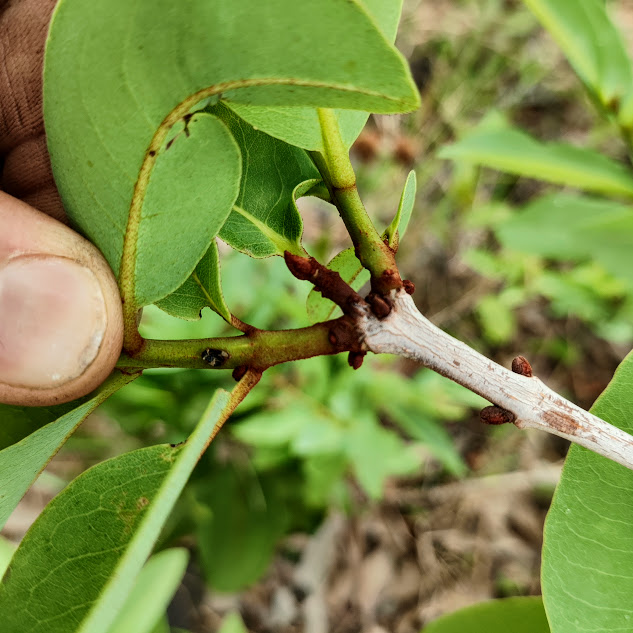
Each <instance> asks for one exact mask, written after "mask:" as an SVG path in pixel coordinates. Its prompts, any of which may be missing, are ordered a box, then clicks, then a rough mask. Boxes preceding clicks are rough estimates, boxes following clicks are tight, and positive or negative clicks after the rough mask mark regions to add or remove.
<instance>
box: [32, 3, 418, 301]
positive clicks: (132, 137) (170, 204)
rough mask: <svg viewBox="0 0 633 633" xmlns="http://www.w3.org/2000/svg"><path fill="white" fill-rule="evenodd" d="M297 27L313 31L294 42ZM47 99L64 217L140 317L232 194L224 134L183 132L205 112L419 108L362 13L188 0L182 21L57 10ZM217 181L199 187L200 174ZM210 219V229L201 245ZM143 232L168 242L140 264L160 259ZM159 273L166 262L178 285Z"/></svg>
mask: <svg viewBox="0 0 633 633" xmlns="http://www.w3.org/2000/svg"><path fill="white" fill-rule="evenodd" d="M303 24H305V25H309V29H305V30H298V25H303ZM308 33H309V36H307V37H306V35H307V34H308ZM44 92H45V96H44V103H45V106H44V109H45V121H46V131H47V139H48V146H49V150H50V154H51V161H52V165H53V171H54V175H55V179H56V183H57V186H58V188H59V190H60V193H61V195H62V199H63V201H64V205H65V208H66V210H67V212H68V214H69V216H70V217H71V219H72V220H73V221H74V222H75V223H76V224H77V225H78V226H79V227H80V228H81V229H82V230H83V231H84V232H85V233H86V235H87V236H88V237H89V238H90V239H91V240H92V241H93V242H95V243H96V244H97V246H98V247H99V248H100V249H101V250H102V252H103V253H104V254H105V256H106V259H107V260H108V262H109V263H110V265H111V266H112V268H113V270H114V271H115V273H117V275H119V274H121V275H122V278H121V286H122V289H123V291H124V293H125V294H127V296H128V297H130V298H133V299H134V301H136V302H137V303H138V304H139V305H140V304H144V303H146V302H152V301H156V300H158V299H160V298H162V297H163V296H165V295H166V294H168V292H170V291H172V290H175V289H176V288H177V287H179V286H180V285H181V284H182V283H183V282H184V281H185V279H186V278H187V276H188V275H189V274H190V273H191V272H192V271H193V269H194V267H195V265H196V263H197V261H198V260H199V259H200V258H201V257H202V255H203V254H204V252H205V251H206V249H207V247H208V245H209V243H210V239H211V237H212V236H213V230H212V227H213V225H215V224H216V223H217V220H218V218H219V217H220V216H221V215H222V214H224V213H225V209H224V206H223V204H224V202H225V197H228V192H229V191H232V190H233V187H234V186H235V184H236V183H235V180H236V179H237V178H236V174H237V164H238V163H239V161H238V160H237V155H236V154H235V152H234V151H233V149H234V148H231V146H230V143H229V142H228V140H227V139H226V138H225V136H226V135H225V133H224V131H221V130H223V128H222V127H221V126H219V125H218V124H217V122H215V121H214V120H213V119H210V118H207V117H206V116H200V117H197V118H196V117H194V119H195V121H196V122H197V123H196V125H194V126H193V128H192V127H191V124H192V123H193V122H194V119H190V118H189V117H190V114H191V112H192V110H193V109H195V107H196V106H197V105H199V104H200V103H201V102H202V101H203V100H204V99H206V98H207V97H218V96H219V95H220V94H221V95H222V98H223V99H224V100H226V101H227V102H230V103H233V102H235V103H246V104H249V103H250V104H258V105H265V106H279V105H283V106H311V107H341V108H352V109H363V110H367V111H377V112H401V111H406V110H410V109H412V108H415V107H416V106H417V104H418V101H419V98H418V95H417V92H416V90H415V86H414V84H413V81H412V79H411V77H410V74H409V71H408V69H407V66H406V63H405V61H404V59H403V58H402V57H401V56H400V54H399V53H398V52H397V50H396V49H395V48H394V47H393V46H392V45H391V44H389V43H388V42H387V41H386V40H385V39H384V37H383V35H382V34H381V33H380V31H379V30H378V29H377V28H376V26H375V25H374V24H373V22H372V21H371V19H370V18H369V17H368V16H367V15H366V14H365V12H364V11H363V10H362V8H361V7H360V6H359V5H357V4H356V3H355V2H340V1H338V0H314V1H312V2H295V0H274V1H270V2H261V1H260V0H234V1H233V2H231V3H228V4H227V3H222V2H208V1H207V0H185V4H184V5H182V6H179V7H178V9H177V10H176V8H175V7H174V5H173V3H172V2H171V1H170V0H139V1H138V2H128V1H127V0H97V1H95V2H91V3H90V4H86V3H85V2H83V1H82V0H62V2H60V3H59V4H58V5H57V8H56V11H55V14H54V17H53V20H52V24H51V29H50V33H49V39H48V43H47V50H46V60H45V71H44ZM187 123H188V127H189V132H190V134H189V136H187V134H186V133H185V134H184V135H183V133H182V132H181V133H180V135H179V137H178V138H177V140H176V141H175V143H174V145H172V146H171V147H170V149H167V145H166V144H165V141H167V140H168V137H169V135H170V134H171V139H172V140H173V138H174V136H175V134H176V133H177V131H178V129H179V128H178V127H176V128H175V129H172V127H173V126H181V128H184V127H187ZM202 128H204V129H202ZM196 130H199V131H200V132H201V133H197V132H196ZM178 145H180V146H181V150H177V149H176V147H177V146H178ZM216 147H217V148H219V149H220V152H219V153H217V154H214V150H215V148H216ZM181 153H182V154H183V155H184V154H185V153H186V154H187V159H186V162H187V163H188V164H189V165H190V166H191V168H192V169H194V171H195V172H199V174H198V175H197V176H195V177H194V175H193V174H192V175H191V181H192V182H193V181H195V183H196V184H195V186H193V185H192V186H191V187H187V186H185V185H186V183H187V181H189V177H188V176H186V168H185V167H184V166H183V165H182V164H181V161H180V160H176V158H172V156H174V155H175V154H179V156H180V155H181ZM160 164H162V165H163V167H160V166H159V165H160ZM212 172H213V173H215V172H217V173H215V175H213V176H210V178H211V180H210V181H207V182H206V183H205V179H204V177H203V176H202V174H208V173H212ZM183 174H184V175H183ZM181 179H182V182H180V181H181ZM209 183H211V184H209ZM220 183H221V184H220ZM216 187H219V188H218V190H217V191H216V190H215V188H216ZM151 190H153V193H152V191H151ZM179 195H182V197H181V198H177V197H175V196H179ZM148 196H149V198H150V200H147V199H146V198H147V197H148ZM152 199H153V203H152V208H151V209H145V206H146V204H148V202H152ZM183 210H186V211H187V212H188V213H189V212H190V213H193V214H194V219H192V220H189V219H186V218H185V216H184V214H183ZM228 211H229V210H228V209H226V213H228ZM205 213H207V214H208V213H211V214H212V216H213V217H212V218H209V223H210V225H211V227H207V228H206V230H205V231H202V232H200V231H199V228H198V227H199V220H200V217H201V216H202V215H204V214H205ZM156 214H158V215H156ZM147 222H150V223H151V225H152V227H154V228H155V229H156V232H158V233H159V234H160V235H161V236H162V235H164V234H166V233H167V234H168V233H171V237H172V241H169V240H167V241H166V242H165V243H163V244H162V245H161V249H163V248H164V250H160V251H157V250H156V248H154V249H153V250H150V251H148V252H147V253H146V252H145V250H146V249H152V247H156V241H155V239H156V238H155V236H153V231H154V228H152V229H149V228H144V225H145V224H147ZM173 226H176V227H177V228H178V232H176V231H175V230H174V229H173ZM170 229H171V231H170ZM148 231H149V233H150V234H152V235H151V237H152V239H149V238H150V234H147V233H146V232H148ZM146 238H147V239H146ZM189 241H191V242H192V244H193V245H194V246H190V245H189ZM203 242H206V243H204V246H201V244H202V243H203ZM183 244H185V245H186V248H185V252H183V251H182V246H183ZM196 257H197V259H196ZM178 258H182V260H183V261H182V262H180V261H178ZM165 262H169V263H170V264H171V263H173V262H175V263H176V264H177V272H175V271H174V272H172V271H170V270H169V267H167V266H164V263H165ZM120 267H122V270H120ZM137 267H138V269H137ZM149 271H151V272H152V275H149ZM135 284H136V285H137V286H138V288H135V287H134V285H135Z"/></svg>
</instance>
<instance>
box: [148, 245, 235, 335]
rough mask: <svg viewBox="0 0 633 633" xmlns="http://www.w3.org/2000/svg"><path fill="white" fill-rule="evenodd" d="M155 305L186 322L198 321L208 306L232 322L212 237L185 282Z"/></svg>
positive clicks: (218, 257) (216, 250)
mask: <svg viewBox="0 0 633 633" xmlns="http://www.w3.org/2000/svg"><path fill="white" fill-rule="evenodd" d="M156 305H157V306H158V307H159V308H160V309H161V310H164V311H165V312H167V314H171V315H172V316H175V317H179V318H181V319H188V320H189V321H196V320H198V319H199V318H200V316H201V312H202V309H203V308H211V309H212V310H213V311H214V312H216V313H217V314H219V315H220V316H221V317H222V318H223V319H224V320H225V321H226V322H227V323H230V322H231V312H230V310H229V309H228V307H227V305H226V303H225V302H224V295H223V294H222V282H221V280H220V255H219V253H218V246H217V244H216V243H215V240H213V241H212V242H211V245H210V246H209V250H208V251H207V252H206V253H205V255H204V257H203V258H202V259H201V260H200V262H199V263H198V265H197V266H196V268H195V270H194V271H193V273H192V274H191V276H190V277H189V278H188V279H187V281H185V283H184V284H182V286H180V288H178V289H177V290H175V291H174V292H172V293H171V294H170V295H168V296H167V297H165V298H164V299H161V300H160V301H158V302H157V303H156Z"/></svg>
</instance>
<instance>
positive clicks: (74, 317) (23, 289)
mask: <svg viewBox="0 0 633 633" xmlns="http://www.w3.org/2000/svg"><path fill="white" fill-rule="evenodd" d="M55 4H56V0H0V402H3V403H7V404H16V405H30V406H35V405H51V404H57V403H61V402H67V401H70V400H73V399H75V398H78V397H80V396H83V395H85V394H87V393H89V392H90V391H92V390H93V389H95V388H96V387H97V386H98V385H99V384H101V383H102V382H103V381H104V380H105V379H106V377H107V376H108V375H109V374H110V372H111V371H112V369H113V367H114V365H115V363H116V361H117V358H118V356H119V354H120V351H121V346H122V334H123V321H122V315H121V300H120V297H119V292H118V287H117V283H116V280H115V279H114V276H113V274H112V272H111V270H110V268H109V266H108V264H107V263H106V261H105V259H104V258H103V256H102V255H101V253H99V251H98V250H97V249H96V248H95V247H94V246H93V245H92V244H91V243H90V242H88V241H87V240H85V239H84V238H83V237H81V236H80V235H79V234H77V233H75V232H74V231H72V230H71V229H70V228H69V227H68V226H67V218H66V216H65V214H64V209H63V206H62V203H61V200H60V197H59V194H58V192H57V189H56V187H55V183H54V180H53V175H52V171H51V166H50V159H49V156H48V151H47V148H46V138H45V135H44V122H43V117H42V67H43V60H44V44H45V40H46V32H47V29H48V24H49V22H50V17H51V14H52V11H53V8H54V6H55Z"/></svg>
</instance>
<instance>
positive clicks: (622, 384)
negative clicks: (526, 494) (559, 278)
mask: <svg viewBox="0 0 633 633" xmlns="http://www.w3.org/2000/svg"><path fill="white" fill-rule="evenodd" d="M631 410H633V355H631V354H629V356H627V357H626V358H625V359H624V360H623V361H622V363H621V364H620V366H619V367H618V369H617V370H616V372H615V375H614V377H613V379H612V380H611V382H610V383H609V386H608V387H607V389H606V390H605V391H604V392H603V393H602V395H601V396H600V397H599V398H598V400H597V401H596V402H595V404H594V405H593V407H592V408H591V412H592V413H594V414H595V415H597V416H599V417H601V418H602V419H604V420H606V421H607V422H610V423H611V424H613V425H615V426H617V427H619V428H621V429H623V430H625V431H627V432H628V433H631V432H633V420H632V418H631ZM632 495H633V472H632V471H630V470H627V469H626V468H624V467H623V466H620V465H619V464H616V463H615V462H612V461H610V460H608V459H605V458H604V457H600V456H599V455H596V454H595V453H592V452H590V451H588V450H586V449H584V448H581V447H579V446H572V447H571V449H570V451H569V453H568V456H567V460H566V461H565V467H564V468H563V472H562V475H561V479H560V483H559V484H558V487H557V489H556V493H555V495H554V500H553V502H552V507H551V509H550V511H549V514H548V515H547V521H546V523H545V541H544V546H543V570H542V582H543V599H544V602H545V607H546V610H547V615H548V617H549V621H550V626H551V628H552V633H568V632H569V631H572V630H577V629H578V627H579V625H578V623H579V622H582V628H584V629H586V630H592V629H593V630H598V629H599V630H603V631H617V630H621V631H629V630H631V622H632V621H633V605H631V600H630V596H631V593H632V592H633V576H632V575H631V569H632V568H633V542H632V541H631V529H630V526H631V524H632V523H633V506H632V505H631V496H632Z"/></svg>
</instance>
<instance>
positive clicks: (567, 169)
mask: <svg viewBox="0 0 633 633" xmlns="http://www.w3.org/2000/svg"><path fill="white" fill-rule="evenodd" d="M439 155H440V157H441V158H450V159H452V160H464V161H468V162H471V163H475V164H477V165H482V166H484V167H492V168H493V169H498V170H500V171H504V172H508V173H512V174H517V175H519V176H526V177H528V178H538V179H540V180H545V181H547V182H553V183H556V184H559V185H567V186H570V187H578V188H579V189H584V190H586V191H596V192H600V193H608V194H613V195H624V196H628V197H632V196H633V174H631V172H630V170H629V169H627V168H626V167H625V166H624V165H621V164H620V163H617V162H615V161H613V160H611V159H609V158H606V157H605V156H602V155H601V154H598V153H597V152H594V151H592V150H589V149H582V148H579V147H573V146H571V145H564V144H562V143H541V142H539V141H537V140H535V139H533V138H532V137H530V136H528V135H527V134H525V133H523V132H521V131H519V130H516V129H513V128H510V127H508V128H503V127H502V128H496V129H489V128H484V129H479V130H475V131H474V132H472V133H471V134H468V135H467V136H465V137H464V138H463V139H461V140H460V141H458V142H457V143H455V144H453V145H448V146H446V147H444V148H442V150H441V152H440V154H439Z"/></svg>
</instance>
